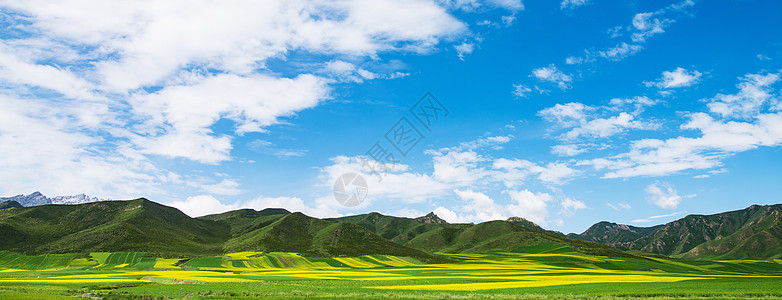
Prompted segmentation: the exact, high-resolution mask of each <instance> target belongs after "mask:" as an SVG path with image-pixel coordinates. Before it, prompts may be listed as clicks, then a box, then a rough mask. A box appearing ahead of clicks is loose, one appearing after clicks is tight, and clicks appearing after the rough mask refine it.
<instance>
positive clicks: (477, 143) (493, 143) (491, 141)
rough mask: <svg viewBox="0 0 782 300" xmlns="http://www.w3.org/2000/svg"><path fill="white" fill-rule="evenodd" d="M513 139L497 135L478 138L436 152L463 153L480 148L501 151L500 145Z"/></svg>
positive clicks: (509, 136) (511, 136) (510, 136)
mask: <svg viewBox="0 0 782 300" xmlns="http://www.w3.org/2000/svg"><path fill="white" fill-rule="evenodd" d="M511 139H513V135H497V136H487V137H484V138H478V139H475V140H472V141H469V142H461V143H459V145H458V146H456V147H450V148H442V149H439V150H438V151H440V152H444V151H464V150H476V149H480V148H491V149H493V150H499V149H502V145H503V144H505V143H508V142H510V140H511Z"/></svg>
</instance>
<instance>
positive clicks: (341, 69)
mask: <svg viewBox="0 0 782 300" xmlns="http://www.w3.org/2000/svg"><path fill="white" fill-rule="evenodd" d="M322 72H323V73H324V74H327V75H328V76H329V77H331V78H334V79H336V80H337V81H340V82H356V83H361V82H364V80H372V79H375V78H379V77H380V76H379V75H378V74H375V73H373V72H370V71H367V70H365V69H362V68H359V67H356V65H354V64H352V63H349V62H346V61H342V60H331V61H328V62H326V64H325V65H324V67H323V70H322Z"/></svg>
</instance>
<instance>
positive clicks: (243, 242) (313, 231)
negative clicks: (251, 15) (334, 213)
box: [225, 212, 447, 262]
mask: <svg viewBox="0 0 782 300" xmlns="http://www.w3.org/2000/svg"><path fill="white" fill-rule="evenodd" d="M225 251H226V252H240V251H264V252H297V253H301V254H302V255H305V256H314V257H332V256H359V255H370V254H384V255H396V256H409V257H415V258H418V259H420V260H423V261H428V262H444V261H447V259H443V258H439V257H436V256H433V255H431V254H428V253H424V252H422V251H419V250H416V249H411V248H407V247H404V246H402V245H399V244H396V243H393V242H391V241H389V240H386V239H384V238H382V237H380V236H378V235H377V234H375V233H373V232H372V231H370V230H368V229H366V228H364V227H362V226H359V225H356V224H351V223H344V222H343V223H337V222H335V221H331V220H321V219H317V218H312V217H309V216H306V215H304V214H302V213H300V212H296V213H292V214H287V215H284V216H282V217H281V218H279V219H278V220H276V221H274V222H272V223H271V224H269V225H267V226H264V227H263V228H259V229H256V230H253V231H249V232H247V233H244V234H242V235H239V236H237V237H234V238H232V239H231V240H229V241H228V242H227V243H226V244H225Z"/></svg>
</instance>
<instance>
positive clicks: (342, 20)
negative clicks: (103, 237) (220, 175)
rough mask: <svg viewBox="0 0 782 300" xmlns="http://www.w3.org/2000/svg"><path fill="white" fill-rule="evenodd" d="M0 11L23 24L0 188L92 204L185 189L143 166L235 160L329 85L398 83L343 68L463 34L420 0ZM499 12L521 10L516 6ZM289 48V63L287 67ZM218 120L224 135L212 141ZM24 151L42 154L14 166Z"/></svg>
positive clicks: (10, 70)
mask: <svg viewBox="0 0 782 300" xmlns="http://www.w3.org/2000/svg"><path fill="white" fill-rule="evenodd" d="M3 6H4V9H5V10H6V11H7V12H9V14H8V15H12V17H11V18H16V17H15V16H23V17H19V18H20V20H17V21H16V22H14V30H15V31H16V32H19V33H22V34H21V35H19V36H20V37H19V38H14V39H4V40H3V41H2V42H0V81H2V83H0V86H2V87H3V88H5V89H7V90H8V93H6V94H10V95H11V96H9V97H6V98H3V99H1V100H0V101H2V102H3V104H2V105H4V106H8V105H10V106H14V107H21V106H19V105H17V102H18V101H17V100H19V99H17V100H11V98H20V99H21V98H24V99H25V100H24V101H26V102H27V103H29V104H25V105H26V106H27V107H28V108H30V110H25V111H21V110H18V109H14V110H10V109H7V110H4V111H3V112H2V113H3V115H4V120H8V121H10V120H14V121H16V123H14V124H13V125H11V123H8V125H7V126H5V127H3V128H2V129H0V130H2V131H3V133H4V134H3V135H2V138H3V139H4V140H6V141H5V142H9V143H16V144H15V145H14V146H8V147H4V148H3V150H2V151H3V152H5V153H3V156H2V157H0V165H2V166H3V168H4V170H5V171H6V172H4V173H6V174H11V173H13V174H15V176H16V177H17V178H9V179H8V180H2V181H1V182H0V190H4V191H16V190H18V189H29V190H38V189H40V190H42V191H46V190H50V191H52V192H51V193H54V194H67V193H82V192H86V193H90V194H95V195H101V197H102V198H122V197H136V196H138V195H136V194H135V193H138V192H139V191H144V192H145V193H148V194H147V195H146V196H151V195H158V196H160V195H167V194H168V192H166V191H165V190H163V189H160V185H161V184H166V183H173V184H183V183H185V182H184V181H183V180H182V179H181V178H186V177H187V176H185V177H181V176H180V175H178V174H174V173H172V172H169V171H167V170H163V169H158V168H157V167H156V166H155V164H156V163H153V161H155V162H159V160H158V157H155V159H154V160H151V159H150V158H149V157H151V156H158V155H159V156H163V157H171V158H176V157H182V158H186V159H189V160H192V161H195V162H199V163H208V164H217V163H220V162H223V161H227V160H231V159H233V157H232V156H231V150H232V149H233V145H232V142H233V140H234V136H237V135H243V134H245V133H248V132H263V131H265V130H267V127H269V126H270V125H274V124H278V123H279V122H281V121H280V120H281V119H282V118H286V117H291V116H294V115H295V114H296V113H298V112H300V111H301V110H305V109H308V108H312V107H315V106H317V105H318V104H319V103H321V101H323V100H325V99H328V97H329V87H328V84H329V83H331V82H333V81H334V79H336V80H337V81H339V80H353V81H360V80H369V79H374V78H389V79H392V78H399V77H404V76H406V75H407V73H402V72H399V71H397V70H387V71H388V72H385V71H384V72H381V73H375V72H373V71H369V70H367V69H363V68H360V67H357V66H355V65H353V64H352V63H348V62H346V61H345V60H346V59H347V58H349V59H347V60H350V61H363V60H366V59H369V60H373V61H377V60H378V58H379V55H380V54H383V53H387V52H394V53H400V52H403V53H414V54H423V53H428V52H431V51H432V50H434V49H436V48H437V47H439V46H440V44H441V43H442V42H448V43H452V42H454V41H455V40H457V39H458V38H461V37H462V36H463V35H464V34H466V33H468V28H467V26H466V25H465V24H464V23H463V22H461V21H459V20H458V19H456V18H455V17H453V16H452V15H450V14H449V13H448V12H447V11H446V9H445V8H443V7H440V6H438V5H436V4H435V3H433V2H430V1H418V0H402V1H397V0H379V1H372V3H369V2H366V1H358V0H354V1H339V2H328V1H326V2H323V1H299V2H296V1H294V2H291V1H282V0H279V1H274V0H273V1H263V2H253V1H237V2H231V3H220V4H219V5H216V4H215V3H214V2H212V1H169V2H165V3H158V2H154V1H152V2H150V1H142V2H133V3H129V2H125V1H101V2H100V3H86V2H83V1H58V2H56V3H53V2H49V1H35V0H34V1H24V2H8V3H4V4H3ZM496 6H497V7H503V8H508V9H510V8H513V9H520V8H523V6H521V3H520V2H517V1H516V2H515V3H514V2H507V3H497V4H496ZM22 19H23V20H22ZM292 51H296V52H297V53H298V55H297V56H293V57H287V55H288V54H289V53H291V52H292ZM311 56H321V57H323V56H325V57H326V58H327V60H328V59H330V60H332V63H331V64H328V65H327V66H325V70H326V71H328V72H326V71H323V70H321V69H320V68H324V67H323V66H320V65H314V66H312V65H308V62H309V60H308V59H309V58H310V57H311ZM272 58H274V59H282V60H286V61H288V62H289V63H290V65H294V66H297V67H301V69H296V68H294V70H293V72H292V73H293V74H291V75H287V76H289V78H283V77H280V75H277V74H279V73H278V72H277V70H271V69H269V67H268V66H267V65H266V63H267V61H268V60H269V59H272ZM297 60H302V61H303V62H300V61H297ZM369 64H372V63H369ZM375 65H377V63H375ZM378 69H382V68H381V67H378ZM373 70H374V69H373ZM329 72H330V73H329ZM340 72H341V73H340ZM312 74H325V77H329V78H322V77H319V76H315V75H312ZM345 78H348V79H345ZM52 92H54V93H52ZM3 97H5V96H3ZM33 102H35V103H39V104H41V105H33V104H32V103H33ZM225 119H227V120H230V121H232V122H234V123H235V124H236V127H235V128H234V130H233V131H230V130H229V131H227V132H214V131H213V128H214V125H215V124H217V122H218V121H220V120H225ZM36 123H37V124H36ZM23 124H30V126H26V127H22V126H20V125H23ZM36 131H37V133H38V134H35V132H36ZM27 135H30V136H29V137H28V136H27ZM17 145H18V146H17ZM31 149H32V150H31ZM283 150H285V149H283ZM283 150H280V151H283ZM294 150H295V149H294ZM279 154H280V155H283V156H295V155H300V154H301V152H296V151H283V152H280V153H279ZM28 155H30V156H34V155H37V156H38V158H37V159H16V157H22V158H25V157H27V156H28ZM44 173H45V174H48V175H42V174H44ZM55 177H57V178H59V179H55ZM33 181H34V182H35V183H36V187H33V188H30V187H29V182H33ZM25 182H28V183H25ZM214 188H223V189H222V190H220V189H215V190H214V191H218V192H219V193H223V194H225V193H236V191H235V190H231V188H230V187H228V186H222V187H214ZM69 191H70V192H69ZM24 192H27V191H24Z"/></svg>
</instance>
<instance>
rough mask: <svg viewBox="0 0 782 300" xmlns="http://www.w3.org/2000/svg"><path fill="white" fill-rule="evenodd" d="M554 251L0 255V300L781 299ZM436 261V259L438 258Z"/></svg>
mask: <svg viewBox="0 0 782 300" xmlns="http://www.w3.org/2000/svg"><path fill="white" fill-rule="evenodd" d="M567 250H568V249H567V248H562V247H558V246H552V247H546V246H545V245H543V246H536V247H528V248H520V249H519V250H517V251H516V252H490V253H486V254H449V255H447V256H449V257H450V258H452V259H455V260H457V261H458V262H457V263H450V264H424V263H422V262H420V261H417V260H415V259H411V258H405V257H394V256H387V255H370V256H360V257H337V258H305V257H301V256H299V255H297V254H295V253H260V252H240V253H231V254H228V255H225V256H222V257H220V256H217V257H200V258H194V259H185V258H181V259H177V258H166V259H163V258H154V257H148V256H145V253H140V252H115V253H106V252H96V253H91V254H90V255H87V256H84V257H79V256H78V255H74V254H60V255H40V256H24V255H18V254H12V253H7V252H3V253H0V268H2V269H0V298H2V299H36V297H37V298H38V299H57V298H58V297H69V296H90V297H99V298H107V299H111V298H147V299H164V298H183V297H187V298H190V297H193V298H201V299H221V298H228V297H238V298H261V297H266V298H355V299H379V298H454V299H472V298H486V297H493V298H496V299H514V298H522V299H529V298H552V299H553V298H562V297H565V298H575V299H580V298H595V297H601V298H603V297H610V298H635V297H648V298H710V299H711V298H713V299H725V298H727V299H731V298H735V299H739V298H762V299H777V298H782V290H781V289H780V287H782V265H779V264H778V263H776V262H773V261H750V260H734V261H683V260H669V259H656V258H649V259H637V258H608V257H600V256H588V255H583V254H577V253H574V252H568V251H567ZM443 255H445V254H443Z"/></svg>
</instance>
